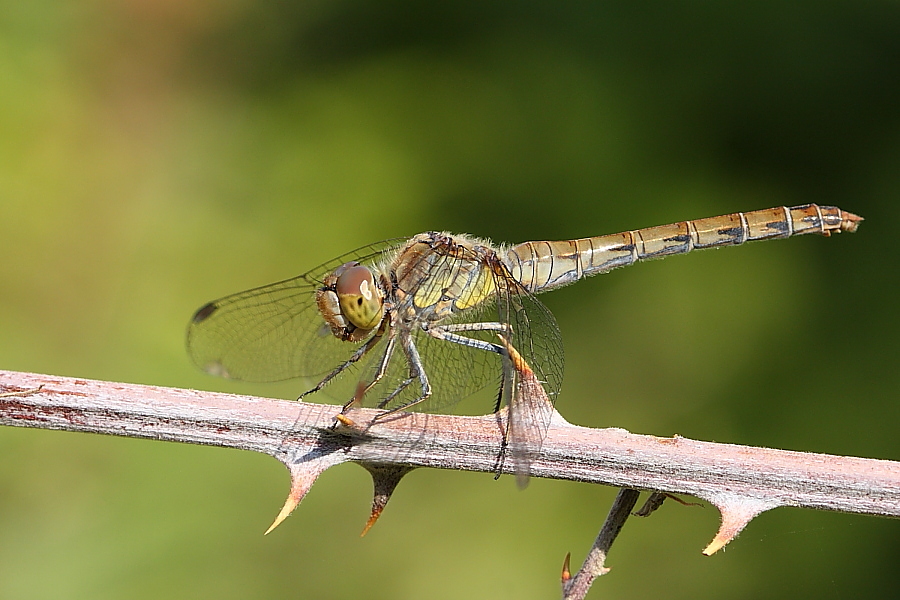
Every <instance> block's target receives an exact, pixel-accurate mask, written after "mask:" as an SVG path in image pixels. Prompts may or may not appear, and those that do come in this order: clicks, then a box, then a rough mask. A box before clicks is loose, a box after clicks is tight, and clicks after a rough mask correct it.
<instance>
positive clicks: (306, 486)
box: [263, 452, 344, 535]
mask: <svg viewBox="0 0 900 600" xmlns="http://www.w3.org/2000/svg"><path fill="white" fill-rule="evenodd" d="M341 462H344V457H343V454H342V453H340V452H332V453H329V454H324V455H321V456H319V457H317V458H313V459H311V460H307V461H305V462H297V463H289V464H288V465H287V467H288V471H290V473H291V491H290V492H289V493H288V497H287V500H285V501H284V506H282V507H281V511H279V513H278V516H277V517H275V521H273V522H272V524H271V525H269V528H268V529H266V532H265V533H264V534H263V535H269V534H270V533H271V532H272V531H273V530H274V529H275V528H276V527H278V526H279V525H280V524H281V522H282V521H284V520H285V519H286V518H288V516H289V515H290V514H291V513H292V512H294V509H295V508H297V505H298V504H300V501H301V500H303V498H304V496H306V494H307V492H309V490H310V488H312V486H313V484H314V483H315V482H316V479H318V478H319V475H321V474H322V472H323V471H324V470H325V469H327V468H328V467H330V466H333V465H336V464H339V463H341Z"/></svg>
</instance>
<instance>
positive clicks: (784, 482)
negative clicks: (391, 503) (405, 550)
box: [0, 371, 900, 597]
mask: <svg viewBox="0 0 900 600" xmlns="http://www.w3.org/2000/svg"><path fill="white" fill-rule="evenodd" d="M338 412H339V407H336V406H333V405H321V404H311V403H305V402H301V403H297V402H290V401H285V400H273V399H268V398H256V397H250V396H238V395H233V394H222V393H213V392H201V391H196V390H186V389H178V388H163V387H155V386H146V385H134V384H125V383H112V382H103V381H94V380H86V379H75V378H67V377H56V376H51V375H39V374H32V373H20V372H14V371H0V424H3V425H16V426H24V427H41V428H45V429H62V430H68V431H83V432H92V433H106V434H112V435H123V436H129V437H144V438H152V439H159V440H167V441H177V442H188V443H195V444H211V445H219V446H227V447H232V448H241V449H244V450H254V451H257V452H264V453H266V454H269V455H272V456H274V457H276V458H278V459H279V460H281V461H282V462H283V463H284V464H285V465H286V466H287V467H288V470H289V471H290V473H291V480H292V483H291V491H290V494H289V497H288V500H287V502H286V503H285V506H284V508H283V509H282V511H281V514H279V516H278V517H277V519H276V521H275V523H273V525H272V528H274V527H275V526H276V525H277V524H278V523H279V522H280V521H281V520H282V519H284V518H285V517H286V516H287V515H288V514H290V512H291V511H292V510H293V509H294V508H295V507H296V506H297V504H299V502H300V501H301V500H302V499H303V497H304V496H305V495H306V493H307V491H308V490H309V489H310V487H312V484H313V483H314V482H315V480H316V478H317V477H318V475H319V474H320V473H322V472H323V471H324V470H325V469H327V468H328V467H330V466H333V465H336V464H339V463H342V462H348V461H349V462H357V463H360V464H362V465H363V466H365V467H366V468H367V469H368V470H369V472H370V473H371V474H372V477H373V479H374V481H375V499H374V502H373V511H372V518H371V519H370V521H369V523H368V524H367V527H369V526H371V525H372V523H374V521H375V520H376V519H377V517H378V515H379V514H380V512H381V510H382V509H383V508H384V506H385V504H386V503H387V501H388V499H389V498H390V495H391V493H392V492H393V489H394V487H395V486H396V484H397V483H398V482H399V481H400V479H401V478H402V477H403V475H405V474H406V473H407V472H408V471H409V470H411V469H413V468H416V467H435V468H443V469H461V470H469V471H484V472H495V471H496V470H497V468H498V460H497V457H498V449H499V446H500V441H501V439H502V432H503V431H504V428H505V423H504V422H503V420H504V418H505V414H504V412H503V411H501V413H499V414H496V415H486V416H482V417H464V416H449V415H431V414H422V413H413V414H399V415H397V417H396V418H387V419H383V420H379V421H377V422H376V423H375V424H374V425H372V426H370V427H366V428H357V427H348V426H345V425H342V426H338V427H335V423H336V421H335V416H336V414H337V413H338ZM375 414H377V411H374V410H367V409H359V410H358V411H356V412H354V413H353V421H350V423H354V422H355V423H369V422H370V421H371V419H372V417H373V416H374V415H375ZM298 417H299V418H298ZM501 468H502V469H503V470H504V471H505V472H508V471H509V470H510V467H506V466H503V467H501ZM531 475H532V476H535V477H547V478H553V479H568V480H575V481H585V482H591V483H601V484H605V485H613V486H618V487H623V488H630V489H631V490H652V491H661V492H668V493H672V494H688V495H692V496H696V497H699V498H702V499H704V500H707V501H708V502H710V503H712V504H714V505H715V506H716V507H718V509H719V511H720V512H721V514H722V524H721V527H720V528H719V532H718V533H717V535H716V537H715V538H714V539H713V541H712V542H711V543H710V544H709V546H708V547H707V548H706V549H705V550H704V553H705V554H712V553H713V552H716V551H717V550H719V549H720V548H722V547H723V546H724V545H725V544H727V543H728V542H729V541H731V540H732V539H733V538H734V537H735V536H736V535H737V534H738V533H739V532H740V531H741V530H742V529H743V528H744V526H745V525H746V524H747V523H749V522H750V520H751V519H753V517H755V516H756V515H758V514H760V513H761V512H763V511H766V510H769V509H772V508H776V507H779V506H795V507H805V508H816V509H825V510H835V511H841V512H852V513H864V514H871V515H882V516H892V517H900V462H895V461H886V460H875V459H865V458H853V457H842V456H832V455H827V454H813V453H806V452H792V451H786V450H773V449H768V448H755V447H749V446H737V445H731V444H718V443H711V442H701V441H696V440H690V439H687V438H683V437H677V436H676V437H674V438H660V437H655V436H649V435H636V434H632V433H629V432H628V431H625V430H624V429H614V428H610V429H590V428H586V427H578V426H576V425H572V424H570V423H567V422H566V421H565V420H564V419H563V418H562V417H561V416H560V415H559V414H558V413H554V415H553V420H552V422H551V424H550V427H549V429H548V431H547V435H546V438H545V439H544V443H543V446H542V449H541V453H540V456H539V457H538V458H537V460H535V461H534V462H533V463H532V465H531ZM620 497H621V494H620ZM631 502H632V504H633V501H631ZM628 510H630V508H629V509H628ZM614 512H615V509H614ZM625 512H627V510H626V511H625ZM618 528H621V524H620V523H619V524H618V525H615V526H614V529H615V532H617V531H618ZM270 530H271V529H270ZM610 531H612V530H610ZM603 535H604V533H603V532H602V531H601V536H600V537H601V538H602V537H603ZM612 537H614V535H613V536H612ZM600 541H601V540H600V538H598V543H599V542H600ZM604 543H605V542H604ZM609 543H611V538H610V539H609ZM597 547H598V546H596V545H595V549H596V548H597ZM606 550H608V546H606V547H605V548H602V547H601V548H600V551H601V552H602V554H603V556H601V557H600V561H601V562H600V563H599V564H600V567H601V568H600V569H597V570H595V574H594V575H592V576H591V575H589V574H585V576H589V577H590V579H591V580H592V579H593V578H594V577H596V575H598V574H600V573H602V559H603V557H605V552H606ZM589 559H590V557H589ZM579 576H582V573H579V574H577V575H576V576H575V577H574V578H571V580H570V581H569V576H568V574H567V573H564V584H563V585H564V587H565V586H567V585H568V586H569V588H571V587H572V586H574V585H575V583H574V582H575V581H576V580H577V579H578V577H579ZM584 589H585V591H586V589H587V588H584ZM566 593H567V594H568V593H569V592H568V591H567V592H566ZM569 595H570V596H571V597H576V596H574V595H572V594H569Z"/></svg>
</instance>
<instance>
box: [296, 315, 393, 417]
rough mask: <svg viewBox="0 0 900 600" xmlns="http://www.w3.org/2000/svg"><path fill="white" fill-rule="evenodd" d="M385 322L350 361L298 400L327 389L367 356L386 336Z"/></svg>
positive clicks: (341, 365)
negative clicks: (330, 383) (332, 382)
mask: <svg viewBox="0 0 900 600" xmlns="http://www.w3.org/2000/svg"><path fill="white" fill-rule="evenodd" d="M385 321H387V317H385V319H384V321H382V325H381V327H379V328H378V331H376V332H375V335H373V336H372V337H370V338H369V339H368V341H366V343H365V344H363V345H362V346H360V347H359V348H357V349H356V352H354V353H353V355H352V356H350V358H348V359H347V360H346V361H344V362H343V363H342V364H340V365H338V366H337V367H336V368H335V369H334V370H333V371H332V372H331V373H329V374H328V375H326V376H325V377H324V378H323V379H322V381H320V382H319V383H317V384H316V385H315V387H314V388H312V389H311V390H308V391H305V392H303V393H302V394H300V396H299V397H298V398H297V400H302V399H303V398H305V397H306V396H309V395H310V394H314V393H316V392H318V391H319V390H321V389H322V388H323V387H325V386H326V385H328V382H330V381H331V380H332V379H334V378H335V377H337V376H338V375H340V374H341V373H343V372H344V371H345V370H346V369H347V368H348V367H350V366H351V365H353V364H354V363H356V362H359V360H360V359H361V358H362V357H363V356H365V355H366V354H368V353H369V351H370V350H371V349H372V348H374V347H375V344H377V343H378V341H379V340H380V339H381V338H382V337H383V336H384V332H385V330H386V324H385Z"/></svg>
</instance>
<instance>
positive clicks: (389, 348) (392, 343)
mask: <svg viewBox="0 0 900 600" xmlns="http://www.w3.org/2000/svg"><path fill="white" fill-rule="evenodd" d="M396 343H397V338H396V337H395V336H394V335H393V334H391V335H389V336H388V340H387V343H386V344H385V348H384V353H383V354H382V355H381V361H379V364H378V370H376V371H375V376H374V377H373V378H372V381H370V382H369V383H368V384H366V385H365V386H364V387H362V382H360V386H361V389H359V390H358V391H357V393H356V394H355V395H354V396H353V398H351V399H350V400H349V401H348V402H347V403H346V404H344V408H343V411H342V412H345V411H346V410H347V409H348V408H350V407H351V406H352V405H353V404H354V403H356V402H357V401H359V402H362V399H363V397H365V395H366V394H367V393H368V392H369V390H371V389H372V388H373V387H375V386H376V385H377V384H378V382H379V381H381V378H382V377H384V374H385V373H386V372H387V368H388V364H389V363H390V362H391V357H392V356H393V355H394V348H395V347H396ZM379 408H380V405H379Z"/></svg>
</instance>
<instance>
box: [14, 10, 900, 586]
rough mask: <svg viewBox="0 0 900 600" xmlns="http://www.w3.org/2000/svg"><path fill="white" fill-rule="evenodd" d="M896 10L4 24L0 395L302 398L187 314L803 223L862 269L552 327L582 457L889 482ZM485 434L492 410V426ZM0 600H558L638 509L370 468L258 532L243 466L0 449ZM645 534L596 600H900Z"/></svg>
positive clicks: (873, 580) (676, 265)
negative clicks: (855, 475) (369, 280)
mask: <svg viewBox="0 0 900 600" xmlns="http://www.w3.org/2000/svg"><path fill="white" fill-rule="evenodd" d="M898 198H900V5H898V4H897V3H896V2H866V3H855V2H825V3H822V2H792V3H784V2H755V3H741V4H738V3H714V2H616V3H551V2H531V3H513V2H497V3H490V4H487V3H481V2H451V3H441V4H438V3H433V4H420V3H407V2H400V1H390V2H380V3H372V2H355V1H343V2H314V1H313V2H296V3H288V2H279V3H269V2H257V3H251V2H249V1H247V0H220V1H216V0H198V1H191V2H179V1H176V0H159V1H149V0H127V1H120V2H116V1H112V0H96V1H94V2H52V1H44V0H37V1H32V2H4V3H2V4H0V368H4V369H13V370H27V371H36V372H44V373H52V374H58V375H71V376H79V377H88V378H99V379H109V380H116V381H129V382H139V383H147V384H157V385H168V386H185V387H194V388H200V389H209V390H213V389H215V390H227V391H234V392H238V393H252V394H259V395H269V396H276V397H283V398H291V397H294V396H296V395H297V394H298V393H299V392H300V391H302V390H304V389H306V388H305V384H304V382H299V381H298V382H291V383H289V384H287V385H278V386H263V385H256V386H250V385H242V384H238V383H229V382H224V381H220V380H217V379H214V378H211V377H208V376H206V375H204V374H202V373H200V372H198V371H196V370H195V369H194V368H193V366H192V365H191V364H190V362H189V360H188V358H187V356H186V354H185V351H184V342H183V336H184V328H185V325H186V323H187V320H188V318H189V317H190V315H191V313H192V312H193V311H194V310H195V309H196V308H197V307H198V306H200V305H201V304H203V303H204V302H206V301H207V300H210V299H212V298H215V297H219V296H222V295H224V294H227V293H230V292H236V291H239V290H241V289H245V288H248V287H252V286H256V285H260V284H264V283H268V282H271V281H275V280H278V279H282V278H285V277H289V276H292V275H296V274H298V273H300V272H302V271H305V270H306V269H307V268H309V267H311V266H314V265H316V264H318V263H319V262H322V261H324V260H326V259H330V258H332V257H333V256H335V255H337V254H340V253H342V252H344V251H347V250H350V249H352V248H355V247H357V246H360V245H363V244H365V243H368V242H372V241H376V240H379V239H383V238H388V237H395V236H408V235H412V234H414V233H417V232H420V231H423V230H428V229H443V230H450V231H464V232H468V233H471V234H475V235H479V236H485V237H491V238H492V239H494V240H498V241H509V242H513V241H523V240H526V239H547V238H551V239H552V238H557V239H560V238H572V237H579V236H587V235H596V234H600V233H611V232H616V231H620V230H625V229H633V228H638V227H644V226H650V225H657V224H661V223H668V222H671V221H677V220H682V219H687V218H699V217H706V216H711V215H716V214H722V213H727V212H732V211H738V210H753V209H758V208H766V207H770V206H776V205H781V204H787V205H792V204H803V203H807V202H818V203H822V204H836V205H838V206H841V207H843V208H845V209H848V210H851V211H853V212H857V213H859V214H861V215H863V216H865V217H866V219H867V220H866V222H865V223H864V224H863V226H862V227H861V228H860V231H859V233H858V234H856V235H852V236H849V235H841V236H838V237H836V238H831V239H822V238H818V237H806V238H799V239H793V240H789V241H782V242H778V243H774V242H770V243H765V244H756V245H750V246H747V247H743V248H737V249H727V250H723V251H716V252H712V251H710V252H704V253H698V254H696V255H692V256H690V257H678V258H673V259H669V260H666V261H657V262H652V263H649V264H645V265H640V266H637V267H633V268H630V269H626V270H621V271H617V272H614V273H612V274H609V275H604V276H602V277H597V278H594V279H592V280H589V281H586V282H583V283H580V284H578V285H576V286H571V287H569V288H566V289H564V290H561V291H558V292H555V293H553V294H550V295H547V296H545V297H544V298H543V299H544V300H545V301H546V303H547V304H548V306H550V308H551V309H552V310H553V311H554V313H555V314H556V315H557V318H558V320H559V323H560V327H561V329H562V332H563V337H564V341H565V346H566V353H567V371H566V379H565V383H564V385H563V392H562V395H561V396H560V398H559V401H558V408H559V410H560V411H561V412H562V414H563V415H564V416H565V417H566V418H567V419H569V420H570V421H571V422H573V423H578V424H581V425H588V426H593V427H606V426H617V427H624V428H627V429H629V430H631V431H634V432H639V433H649V434H654V435H660V436H668V435H672V434H674V433H678V434H681V435H684V436H688V437H693V438H699V439H704V440H715V441H719V442H733V443H741V444H752V445H760V446H772V447H777V448H789V449H796V450H810V451H818V452H827V453H836V454H849V455H856V456H865V457H876V458H887V459H894V460H898V459H900V443H898V436H897V428H898V424H900V410H898V402H897V397H898V391H900V385H898V384H900V377H898V373H900V370H898V368H897V356H898V347H897V346H898V344H897V340H898V333H900V332H898V315H897V312H898V311H897V302H896V299H895V295H896V291H897V290H898V289H900V286H898V281H897V280H898V251H897V241H896V240H897V233H896V227H897V223H898V221H900V208H898V202H897V200H898ZM485 409H487V407H485ZM0 452H2V457H3V460H2V461H0V539H2V544H0V598H48V599H50V598H54V599H55V598H91V599H104V598H124V597H128V598H159V597H172V598H217V599H221V598H392V599H394V598H436V599H441V598H460V597H466V598H497V597H501V598H502V597H508V598H513V597H515V598H552V597H555V596H556V595H557V594H558V583H557V580H558V575H559V570H560V566H561V564H562V560H563V557H564V556H565V554H566V552H568V551H571V552H572V553H573V562H576V563H578V564H580V562H581V560H582V558H583V556H584V553H585V552H586V550H587V549H588V547H589V545H590V543H591V541H592V540H593V537H594V535H595V534H596V531H597V528H598V527H599V524H600V522H601V521H602V519H603V517H604V516H605V514H606V511H607V509H608V507H609V503H610V502H611V500H612V498H613V496H614V494H615V490H614V489H610V488H604V487H600V486H590V485H584V484H576V483H569V482H559V481H543V480H535V481H532V483H531V485H530V487H529V488H528V489H527V490H526V491H524V492H520V491H518V490H517V489H516V486H515V483H514V482H513V480H512V479H511V478H503V479H501V480H500V481H494V480H493V478H492V477H491V476H490V475H489V474H471V473H456V472H449V471H426V470H422V471H417V472H414V473H413V474H411V475H410V476H409V477H407V478H406V479H405V480H404V482H403V483H402V484H401V486H400V488H399V490H398V492H397V495H396V497H395V498H394V499H393V500H392V502H391V504H390V505H389V506H388V508H387V510H386V512H385V514H384V516H383V517H382V519H381V521H380V522H379V523H378V525H377V526H376V527H375V528H374V530H373V531H372V532H371V533H370V534H369V535H368V536H367V537H366V538H364V539H359V537H358V533H359V531H360V529H361V527H362V525H363V523H364V522H365V519H366V517H367V515H368V505H369V501H370V489H371V488H370V486H371V482H370V480H369V479H368V476H367V475H366V473H365V472H364V471H363V470H362V469H361V468H359V467H358V466H355V465H343V466H341V467H338V468H335V469H332V470H330V471H329V472H327V473H325V474H324V475H323V477H322V478H321V480H320V482H319V483H318V485H316V486H315V487H314V488H313V490H312V492H311V494H310V495H309V496H308V497H307V499H306V500H305V501H304V502H303V504H302V505H301V507H300V508H299V509H298V510H297V511H296V512H295V514H294V515H293V516H292V517H291V518H290V519H288V520H287V521H286V522H285V523H284V524H283V525H282V526H281V527H280V528H279V529H277V530H276V531H275V532H274V533H273V534H271V535H269V536H267V537H263V536H262V532H263V531H264V530H265V528H266V527H267V526H268V524H269V523H270V522H271V520H272V518H273V517H274V516H275V514H276V513H277V511H278V508H279V507H280V506H281V503H282V501H283V498H284V495H285V493H286V491H287V487H288V479H287V474H286V472H285V470H284V468H283V467H282V466H281V465H280V464H279V463H277V462H276V461H275V460H273V459H271V458H269V457H266V456H261V455H255V454H251V453H248V452H238V451H234V450H226V449H221V448H208V447H197V446H189V445H179V444H172V443H161V442H152V441H145V440H133V439H119V438H113V437H102V436H93V435H84V434H71V433H60V432H50V431H39V430H29V429H15V428H3V429H2V430H0ZM717 522H718V514H717V513H716V511H715V509H713V508H711V507H707V508H705V509H699V508H685V507H681V506H678V505H675V504H672V505H668V504H667V505H666V506H665V507H664V509H663V510H662V511H660V512H659V513H657V514H655V515H654V516H653V517H652V518H650V519H645V520H634V521H632V522H629V523H628V524H627V525H626V527H625V530H624V533H623V535H622V537H621V538H620V540H619V541H618V542H617V544H616V546H615V547H614V548H613V551H612V554H611V556H610V559H609V563H610V565H612V566H613V567H614V570H613V572H612V573H611V574H610V575H609V576H608V577H604V578H603V579H602V580H600V581H599V582H598V583H597V586H596V587H597V588H598V589H595V590H594V592H593V594H592V597H598V598H599V597H616V598H635V597H650V596H665V597H666V598H668V599H670V600H675V599H678V598H693V597H697V596H699V595H703V596H713V597H718V598H806V597H809V598H811V597H815V598H851V597H891V596H893V595H894V594H896V591H897V590H898V589H900V575H898V573H900V572H898V570H897V568H896V563H897V560H898V553H900V523H898V522H897V521H890V520H886V519H877V518H872V517H859V516H850V515H840V514H830V513H822V512H815V511H804V510H796V509H779V510H777V511H773V512H771V513H768V514H764V515H762V516H761V517H760V518H758V519H757V520H756V521H754V522H753V523H752V524H751V525H750V526H749V527H748V528H747V530H746V531H745V533H744V534H743V535H742V536H741V537H740V538H739V539H738V540H737V541H736V542H735V543H733V544H732V545H731V546H729V547H728V548H727V549H726V551H725V552H723V553H721V554H720V555H717V556H714V557H712V558H704V557H702V556H701V555H700V550H701V549H702V548H703V547H704V546H705V544H706V543H707V542H708V541H709V540H710V539H711V537H712V535H713V533H714V531H715V529H716V526H717Z"/></svg>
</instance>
